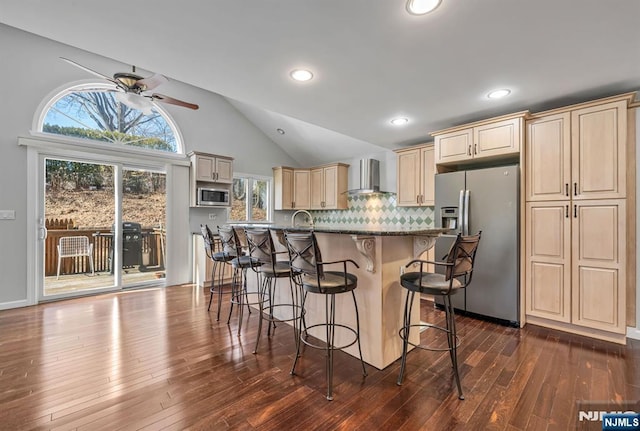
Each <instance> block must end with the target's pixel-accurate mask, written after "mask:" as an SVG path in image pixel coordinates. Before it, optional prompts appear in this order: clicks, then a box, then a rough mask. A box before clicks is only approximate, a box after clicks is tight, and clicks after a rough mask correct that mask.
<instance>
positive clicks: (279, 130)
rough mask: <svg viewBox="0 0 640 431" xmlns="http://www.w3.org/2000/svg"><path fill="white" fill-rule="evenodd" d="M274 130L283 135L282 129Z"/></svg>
mask: <svg viewBox="0 0 640 431" xmlns="http://www.w3.org/2000/svg"><path fill="white" fill-rule="evenodd" d="M276 132H278V133H280V134H281V135H284V130H282V129H276Z"/></svg>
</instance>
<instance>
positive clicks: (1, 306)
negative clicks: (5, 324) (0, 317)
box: [0, 299, 31, 310]
mask: <svg viewBox="0 0 640 431" xmlns="http://www.w3.org/2000/svg"><path fill="white" fill-rule="evenodd" d="M29 305H31V304H29V301H28V300H26V299H23V300H20V301H11V302H0V310H9V309H11V308H20V307H28V306H29Z"/></svg>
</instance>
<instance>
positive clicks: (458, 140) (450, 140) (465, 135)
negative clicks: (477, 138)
mask: <svg viewBox="0 0 640 431" xmlns="http://www.w3.org/2000/svg"><path fill="white" fill-rule="evenodd" d="M435 148H436V150H435V152H436V162H437V163H452V162H460V161H465V160H470V159H472V158H473V153H472V150H473V129H464V130H457V131H455V132H450V133H445V134H444V135H440V136H436V137H435Z"/></svg>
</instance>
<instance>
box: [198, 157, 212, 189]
mask: <svg viewBox="0 0 640 431" xmlns="http://www.w3.org/2000/svg"><path fill="white" fill-rule="evenodd" d="M215 170H216V159H215V158H214V157H206V156H200V155H198V156H196V181H209V182H211V181H213V180H214V175H213V174H214V172H215Z"/></svg>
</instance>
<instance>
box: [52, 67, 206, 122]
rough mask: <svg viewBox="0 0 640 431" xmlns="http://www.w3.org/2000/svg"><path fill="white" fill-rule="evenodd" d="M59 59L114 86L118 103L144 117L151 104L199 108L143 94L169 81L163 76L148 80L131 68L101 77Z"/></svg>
mask: <svg viewBox="0 0 640 431" xmlns="http://www.w3.org/2000/svg"><path fill="white" fill-rule="evenodd" d="M60 58H61V59H62V60H64V61H66V62H67V63H69V64H72V65H74V66H76V67H79V68H80V69H82V70H84V71H86V72H89V73H91V74H93V75H95V76H98V77H100V78H102V79H106V80H107V81H109V82H111V83H113V84H115V85H116V87H117V93H116V95H115V97H116V99H117V100H118V101H119V102H120V103H124V104H125V105H127V106H129V107H131V108H134V109H137V110H139V111H142V112H143V113H144V114H146V115H149V114H151V109H152V108H153V103H152V102H162V103H168V104H170V105H177V106H182V107H185V108H189V109H198V108H199V106H198V105H196V104H194V103H189V102H185V101H183V100H178V99H175V98H173V97H169V96H165V95H164V94H158V93H152V94H150V95H148V94H144V93H145V92H147V91H149V90H153V89H154V88H156V87H157V86H159V85H161V84H164V83H165V82H168V81H169V80H168V79H167V78H166V77H165V76H163V75H160V74H159V73H156V74H155V75H153V76H151V77H149V78H143V77H141V76H138V75H136V74H135V72H136V67H135V66H133V71H132V73H128V72H120V73H114V74H113V78H112V77H110V76H107V75H103V74H102V73H100V72H96V71H95V70H91V69H89V68H88V67H86V66H83V65H81V64H79V63H76V62H75V61H73V60H69V59H68V58H64V57H60Z"/></svg>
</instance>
